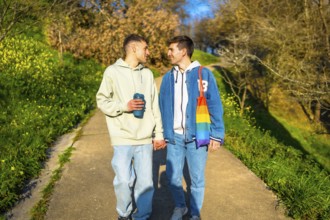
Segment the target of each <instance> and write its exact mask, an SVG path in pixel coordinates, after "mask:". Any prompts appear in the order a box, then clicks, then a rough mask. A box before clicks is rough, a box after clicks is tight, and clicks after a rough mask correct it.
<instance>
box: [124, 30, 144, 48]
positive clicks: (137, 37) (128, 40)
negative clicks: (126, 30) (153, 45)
mask: <svg viewBox="0 0 330 220" xmlns="http://www.w3.org/2000/svg"><path fill="white" fill-rule="evenodd" d="M141 41H143V42H146V43H147V44H148V41H147V40H146V39H145V38H144V37H142V36H140V35H137V34H130V35H128V36H127V37H126V38H125V40H124V43H123V48H124V51H125V52H126V46H127V45H128V44H129V43H131V42H141Z"/></svg>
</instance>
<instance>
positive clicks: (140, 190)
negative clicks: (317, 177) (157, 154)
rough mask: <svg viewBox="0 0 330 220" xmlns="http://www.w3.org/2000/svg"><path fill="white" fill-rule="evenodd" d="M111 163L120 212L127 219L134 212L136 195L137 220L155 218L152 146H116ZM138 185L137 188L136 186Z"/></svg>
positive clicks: (135, 217) (135, 215)
mask: <svg viewBox="0 0 330 220" xmlns="http://www.w3.org/2000/svg"><path fill="white" fill-rule="evenodd" d="M113 148H114V155H113V158H112V161H111V164H112V168H113V170H114V172H115V178H114V180H113V185H114V188H115V194H116V198H117V207H116V209H117V212H118V214H119V215H120V216H123V217H127V216H129V215H130V214H131V212H132V209H133V203H132V191H133V187H134V199H135V204H136V208H137V211H136V212H135V213H134V214H133V215H132V216H133V218H134V219H135V220H146V219H147V218H149V216H150V215H151V211H152V197H153V194H154V187H153V181H152V152H153V147H152V144H146V145H134V146H132V145H124V146H114V147H113ZM134 181H136V182H135V185H134Z"/></svg>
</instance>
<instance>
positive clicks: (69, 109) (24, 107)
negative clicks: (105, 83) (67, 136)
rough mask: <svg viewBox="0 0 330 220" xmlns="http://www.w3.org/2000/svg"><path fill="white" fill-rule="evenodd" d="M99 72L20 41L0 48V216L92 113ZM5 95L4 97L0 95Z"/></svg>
mask: <svg viewBox="0 0 330 220" xmlns="http://www.w3.org/2000/svg"><path fill="white" fill-rule="evenodd" d="M103 70H104V67H102V66H101V65H99V64H97V63H96V62H94V61H92V60H77V59H74V58H73V57H72V56H71V55H70V54H64V57H63V60H59V56H58V53H57V51H55V50H53V49H51V48H49V47H48V46H47V45H46V44H44V43H43V42H40V41H36V40H34V38H30V37H25V36H24V35H21V36H16V37H15V38H7V39H5V41H2V42H1V43H0V84H1V85H0V89H1V91H0V94H2V95H3V96H5V100H4V101H3V102H1V103H0V105H1V108H0V125H1V126H0V213H2V212H5V211H6V210H8V208H10V207H11V206H13V205H14V204H15V202H16V201H17V200H18V199H19V196H20V192H21V190H22V189H23V187H24V185H25V183H26V181H28V180H29V179H31V178H34V177H37V176H38V175H39V172H40V170H41V169H42V164H43V162H44V161H45V160H46V159H47V150H48V148H49V147H50V146H51V144H52V143H53V142H54V141H55V140H56V138H57V137H59V136H60V135H62V134H64V133H66V132H68V131H70V130H71V129H73V128H74V127H76V126H77V124H78V123H79V122H81V121H82V120H83V119H84V118H86V117H88V114H89V112H90V111H91V110H92V109H94V108H95V94H96V92H97V89H98V86H99V83H100V80H101V78H102V73H103ZM4 94H5V95H4Z"/></svg>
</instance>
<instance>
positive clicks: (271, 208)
mask: <svg viewBox="0 0 330 220" xmlns="http://www.w3.org/2000/svg"><path fill="white" fill-rule="evenodd" d="M157 81H158V83H159V79H157ZM73 147H74V148H75V150H74V151H73V155H72V156H71V161H70V162H69V163H67V164H66V165H65V168H64V171H63V174H62V178H61V179H60V180H59V181H58V182H57V184H56V186H55V191H54V194H53V196H52V198H51V200H50V203H49V209H48V212H47V215H46V220H92V219H95V220H115V219H117V213H116V210H115V204H116V200H115V196H114V190H113V185H112V181H113V178H114V173H113V171H112V169H111V165H110V161H111V158H112V154H113V150H112V147H111V146H110V140H109V135H108V131H107V127H106V123H105V117H104V115H103V114H102V113H101V112H100V111H98V110H97V111H96V112H95V114H94V116H93V117H92V118H90V120H89V121H88V122H87V124H86V125H85V126H83V127H82V134H81V135H80V137H79V139H78V140H77V141H75V142H74V144H73ZM165 157H166V150H162V151H157V152H155V153H154V158H153V161H154V182H155V187H156V191H155V196H154V202H153V214H152V216H151V219H152V220H168V219H169V218H170V215H171V212H172V209H173V202H172V199H171V196H170V192H169V191H168V188H167V183H166V176H165V175H166V174H165V165H164V164H165ZM277 204H278V200H277V198H276V196H275V195H274V194H273V193H272V192H271V191H269V190H268V189H267V186H266V185H265V184H264V183H263V181H261V180H260V179H259V178H258V177H256V176H255V175H254V174H253V173H252V172H251V171H250V170H249V169H248V168H247V167H245V166H244V165H243V164H242V163H241V161H240V160H238V159H237V158H236V157H235V156H233V155H232V154H231V153H230V152H229V151H228V150H226V149H225V148H222V149H221V150H219V151H217V152H214V153H210V154H209V157H208V161H207V168H206V192H205V200H204V206H203V209H202V219H204V220H227V219H230V220H235V219H242V220H243V219H244V220H250V219H251V220H254V219H255V220H263V219H264V220H272V219H274V220H277V219H287V217H285V215H284V211H283V209H282V208H279V207H277ZM16 217H17V216H16ZM12 219H20V218H19V217H17V218H15V213H13V214H12ZM21 219H26V218H21ZM185 219H188V218H185Z"/></svg>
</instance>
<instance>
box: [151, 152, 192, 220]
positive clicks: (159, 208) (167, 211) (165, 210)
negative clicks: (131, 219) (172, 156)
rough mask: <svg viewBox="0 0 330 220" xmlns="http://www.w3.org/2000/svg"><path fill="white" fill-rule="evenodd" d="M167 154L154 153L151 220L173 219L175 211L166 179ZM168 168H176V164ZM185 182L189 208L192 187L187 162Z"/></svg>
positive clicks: (184, 175) (185, 219)
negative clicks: (153, 189)
mask: <svg viewBox="0 0 330 220" xmlns="http://www.w3.org/2000/svg"><path fill="white" fill-rule="evenodd" d="M166 153H167V150H166V148H165V149H162V150H158V151H154V153H153V181H154V188H155V192H154V197H153V207H152V215H151V217H150V220H169V219H170V218H171V215H172V212H173V209H174V201H173V198H172V195H171V192H170V190H169V186H168V180H167V177H166V171H165V166H166ZM168 166H175V164H169V165H168ZM167 168H168V169H172V167H167ZM183 177H184V182H185V183H186V188H185V187H184V186H185V185H184V183H183V187H184V190H185V197H186V201H187V207H190V206H189V196H188V195H189V194H190V193H189V191H190V186H191V180H190V176H189V169H188V166H187V162H186V161H185V165H184V170H183ZM188 219H189V217H188V215H186V216H184V218H183V220H188Z"/></svg>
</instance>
